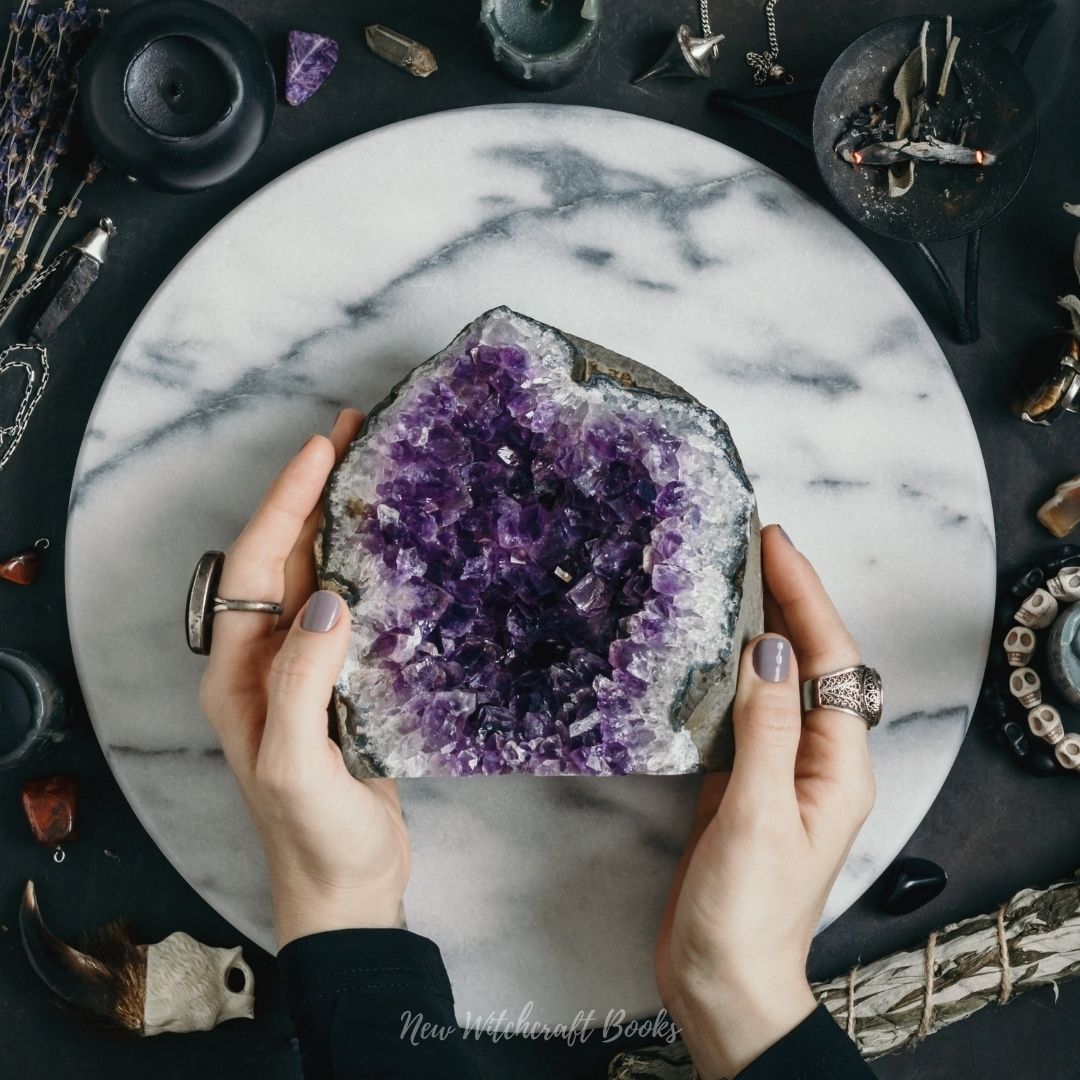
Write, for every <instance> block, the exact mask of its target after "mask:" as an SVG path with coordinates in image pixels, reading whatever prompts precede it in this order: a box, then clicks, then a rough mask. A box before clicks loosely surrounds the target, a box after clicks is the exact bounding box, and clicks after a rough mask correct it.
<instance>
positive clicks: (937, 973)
mask: <svg viewBox="0 0 1080 1080" xmlns="http://www.w3.org/2000/svg"><path fill="white" fill-rule="evenodd" d="M1077 975H1080V872H1078V874H1077V876H1074V877H1072V878H1069V879H1068V880H1066V881H1060V882H1058V883H1057V884H1055V885H1051V886H1050V887H1049V888H1048V889H1024V890H1022V891H1021V892H1018V893H1017V894H1016V895H1015V896H1013V897H1012V899H1010V900H1009V901H1007V902H1006V903H1004V904H1002V905H1001V907H1000V908H998V909H997V911H994V912H991V913H989V914H986V915H978V916H975V917H974V918H970V919H964V920H962V921H961V922H956V923H952V924H951V925H949V926H946V927H945V928H944V929H943V930H938V931H936V932H935V933H933V934H931V935H930V937H929V938H928V939H927V941H925V942H924V943H922V944H921V945H919V946H917V947H915V948H911V949H904V950H901V951H899V952H894V953H890V954H889V955H888V956H885V957H882V959H880V960H876V961H874V962H873V963H870V964H866V965H865V966H862V965H856V966H855V967H854V968H852V969H851V971H849V972H848V973H847V974H846V975H841V976H840V977H839V978H836V979H830V980H828V981H826V982H819V983H815V984H814V987H813V989H814V995H815V996H816V997H817V999H818V1001H820V1002H822V1003H823V1004H824V1005H825V1007H826V1008H827V1009H828V1010H829V1012H830V1013H831V1014H832V1017H833V1019H834V1020H836V1022H837V1023H838V1024H839V1025H840V1026H841V1027H842V1028H844V1029H845V1030H846V1031H847V1033H848V1034H849V1035H850V1036H851V1037H852V1038H853V1039H854V1040H855V1042H856V1045H857V1046H858V1047H859V1051H860V1052H861V1053H862V1055H863V1056H864V1057H866V1058H876V1057H881V1056H882V1055H883V1054H890V1053H893V1052H894V1051H896V1050H900V1049H903V1048H904V1047H905V1046H909V1045H912V1044H914V1043H916V1042H919V1041H920V1040H921V1039H924V1038H925V1037H926V1036H927V1035H929V1034H931V1033H932V1032H935V1031H938V1030H939V1029H940V1028H943V1027H947V1026H948V1025H949V1024H954V1023H956V1022H957V1021H958V1020H964V1019H966V1018H967V1017H969V1016H971V1014H972V1013H975V1012H978V1011H979V1009H981V1008H983V1007H984V1006H986V1005H991V1004H1005V1003H1006V1002H1007V1001H1009V999H1010V998H1012V997H1014V996H1015V995H1016V994H1020V993H1023V992H1024V991H1025V990H1031V989H1034V988H1035V987H1039V986H1052V987H1054V993H1055V997H1056V995H1057V987H1058V985H1059V984H1060V983H1062V982H1065V981H1067V980H1069V979H1072V978H1075V977H1076V976H1077ZM608 1077H609V1080H693V1077H694V1068H693V1065H692V1063H691V1061H690V1055H689V1054H688V1053H687V1051H686V1047H685V1046H684V1045H683V1044H682V1043H681V1042H677V1043H672V1044H670V1045H665V1046H657V1047H649V1048H647V1049H644V1050H633V1051H630V1052H628V1053H623V1054H620V1055H619V1056H618V1057H616V1058H615V1059H614V1060H613V1061H612V1062H611V1066H610V1068H609V1071H608Z"/></svg>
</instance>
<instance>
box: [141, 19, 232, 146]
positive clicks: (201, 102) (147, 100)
mask: <svg viewBox="0 0 1080 1080" xmlns="http://www.w3.org/2000/svg"><path fill="white" fill-rule="evenodd" d="M124 96H125V97H126V98H127V102H128V104H129V105H130V106H131V111H132V112H133V113H134V114H135V115H136V117H138V119H139V120H141V121H142V123H144V124H145V125H146V126H147V127H148V128H149V129H150V130H151V131H156V132H158V133H160V134H161V135H171V136H174V137H176V138H185V137H189V136H191V135H198V134H199V133H200V132H202V131H208V130H209V129H210V128H212V127H213V126H214V125H215V124H216V123H217V122H218V121H219V120H221V119H222V118H223V117H224V116H225V114H226V112H228V109H229V103H230V100H231V93H230V89H229V79H228V75H227V73H226V71H225V69H224V68H223V67H222V65H221V64H220V63H219V62H218V59H217V57H216V56H214V54H213V53H212V52H211V51H210V50H209V49H208V48H207V47H206V46H205V45H203V44H202V43H201V42H199V41H196V40H195V38H190V37H182V36H181V35H179V34H172V35H170V36H169V37H163V38H158V39H157V41H152V42H150V44H149V45H147V46H146V48H145V49H143V51H142V52H141V53H139V55H138V56H136V57H135V59H134V60H133V61H132V62H131V67H129V68H128V69H127V75H126V76H125V78H124Z"/></svg>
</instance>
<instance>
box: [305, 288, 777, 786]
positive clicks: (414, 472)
mask: <svg viewBox="0 0 1080 1080" xmlns="http://www.w3.org/2000/svg"><path fill="white" fill-rule="evenodd" d="M650 376H651V378H650ZM756 527H757V526H756V515H755V513H754V500H753V494H752V492H751V489H750V485H749V483H748V481H747V479H746V476H745V474H744V473H743V470H742V467H741V464H740V463H739V460H738V455H737V454H736V452H735V449H734V446H733V445H732V443H731V439H730V436H729V435H728V432H727V428H726V427H725V426H724V424H723V422H722V421H721V420H720V419H719V418H718V417H717V416H716V415H715V414H713V413H711V412H710V411H709V410H707V409H705V408H704V407H703V406H701V405H700V404H699V403H697V402H696V401H694V400H693V399H692V398H690V397H689V396H688V395H686V394H685V393H684V392H683V391H680V390H679V389H678V388H677V387H675V386H674V385H673V384H669V383H667V381H666V380H664V379H663V378H662V377H661V376H658V375H656V373H654V372H650V370H649V369H647V368H644V367H642V366H641V365H637V364H634V363H633V361H626V360H625V359H624V358H622V357H617V356H615V354H612V353H608V352H606V351H605V350H601V349H599V348H598V347H596V346H591V345H590V343H586V342H578V341H576V340H575V339H569V338H567V337H566V336H564V335H562V334H560V333H559V332H558V331H556V330H554V329H553V328H551V327H547V326H543V325H542V324H540V323H536V322H534V321H532V320H530V319H527V318H525V317H524V316H521V315H518V314H516V313H514V312H512V311H510V310H509V309H506V308H499V309H496V310H495V311H492V312H488V313H487V314H486V315H484V316H481V318H480V319H478V320H476V322H474V323H473V324H471V325H470V326H469V327H467V328H466V329H465V330H464V331H463V332H462V334H461V335H460V336H459V337H458V339H457V340H456V341H455V342H454V343H453V344H452V345H451V346H450V347H449V348H448V349H447V350H445V351H444V352H443V353H440V354H439V355H438V356H436V357H434V358H433V359H432V360H429V361H428V362H427V363H425V364H423V365H421V366H420V367H419V368H418V369H416V370H415V371H414V372H413V373H412V375H410V376H409V377H408V378H407V379H406V380H405V382H404V383H402V384H401V385H400V386H399V387H398V388H397V389H396V391H395V392H394V393H393V394H392V395H391V397H390V398H389V399H388V400H387V402H386V403H384V404H383V405H382V406H381V407H380V408H379V409H377V410H375V411H373V412H372V414H371V416H370V418H369V420H368V422H367V425H366V426H365V429H364V431H363V432H362V433H361V435H360V437H359V438H358V439H357V441H356V443H354V445H353V447H352V448H351V449H350V451H349V453H348V455H347V456H346V458H345V460H344V461H343V463H342V465H341V466H340V467H339V468H338V470H337V472H336V473H335V476H334V478H333V480H332V482H331V487H330V491H329V496H328V508H327V515H326V520H325V523H324V528H323V532H322V536H321V538H320V556H321V576H322V578H323V580H324V582H325V583H326V584H327V585H328V586H330V587H334V588H337V589H338V590H339V591H341V592H342V593H343V594H344V595H345V596H346V598H347V600H348V601H349V603H350V608H351V611H352V620H353V631H352V634H353V636H352V643H351V647H350V653H349V657H348V660H347V662H346V665H345V668H344V670H343V672H342V676H341V680H340V682H339V685H338V687H337V706H338V712H339V718H340V720H341V728H342V731H341V735H342V745H343V750H344V752H345V757H346V760H347V761H348V763H349V765H350V768H352V769H353V771H354V772H355V773H357V774H358V775H391V776H424V775H453V776H467V775H473V774H479V773H489V774H490V773H511V772H528V773H537V774H567V773H569V774H590V775H611V774H623V773H641V772H646V773H683V772H691V771H695V770H698V769H700V768H702V767H710V766H712V765H714V764H715V763H716V760H717V758H718V755H720V756H722V751H721V750H720V749H719V748H720V746H721V744H722V743H724V738H723V736H722V733H721V731H720V728H721V727H722V726H723V721H724V716H725V714H726V712H727V706H728V704H729V702H730V697H731V693H732V690H733V684H734V679H733V673H732V671H733V667H732V665H731V664H729V661H731V660H732V657H733V656H734V657H735V659H736V660H737V646H738V642H739V639H741V638H743V637H746V636H748V634H749V633H751V632H756V630H757V629H758V623H759V622H760V612H759V611H756V610H755V608H757V607H759V604H760V600H759V594H758V593H757V591H756V587H754V586H753V585H751V588H750V590H749V596H748V595H747V591H746V589H745V586H746V583H747V582H748V581H752V579H753V577H754V576H755V575H756V574H757V562H756V560H757V546H756V545H757V533H756Z"/></svg>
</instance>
